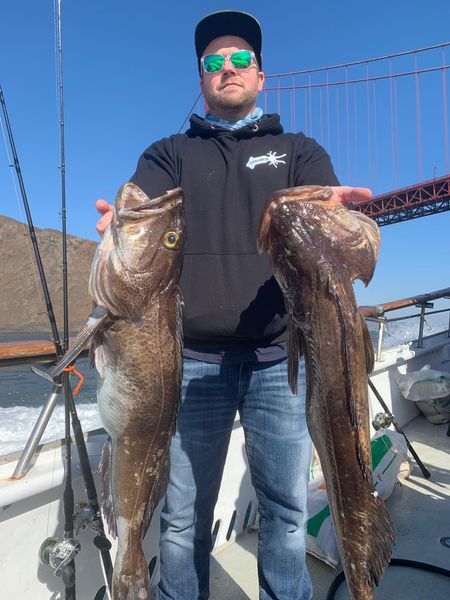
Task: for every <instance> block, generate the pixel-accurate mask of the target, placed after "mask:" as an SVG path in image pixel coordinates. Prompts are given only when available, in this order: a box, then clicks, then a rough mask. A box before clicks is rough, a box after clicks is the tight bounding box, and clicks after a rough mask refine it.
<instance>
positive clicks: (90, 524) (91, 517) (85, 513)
mask: <svg viewBox="0 0 450 600" xmlns="http://www.w3.org/2000/svg"><path fill="white" fill-rule="evenodd" d="M76 508H77V509H78V510H77V512H75V513H74V515H73V528H74V530H75V534H76V535H78V533H79V532H80V531H81V530H82V529H90V530H91V531H93V532H94V533H96V534H97V535H96V536H95V537H94V539H93V542H94V546H95V547H96V548H97V550H100V551H101V552H104V551H108V550H111V542H110V541H109V540H108V538H107V537H106V535H105V532H104V531H103V530H102V529H100V527H99V526H98V525H97V524H96V523H95V521H96V520H97V519H98V518H99V517H100V516H101V515H100V511H96V510H95V509H94V508H93V507H92V506H90V505H89V504H84V503H80V504H77V505H76Z"/></svg>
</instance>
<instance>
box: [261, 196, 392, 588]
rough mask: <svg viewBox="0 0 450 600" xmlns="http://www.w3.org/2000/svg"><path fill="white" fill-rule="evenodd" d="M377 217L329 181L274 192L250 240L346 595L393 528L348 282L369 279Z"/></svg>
mask: <svg viewBox="0 0 450 600" xmlns="http://www.w3.org/2000/svg"><path fill="white" fill-rule="evenodd" d="M379 246H380V234H379V230H378V227H377V224H376V223H375V222H374V221H373V220H372V219H370V218H369V217H367V216H366V215H363V214H361V213H359V212H357V211H351V210H349V209H347V208H346V207H344V206H343V205H342V204H341V203H339V202H338V201H337V200H336V199H335V198H334V197H333V190H332V189H331V188H330V187H322V186H303V187H294V188H289V189H284V190H280V191H278V192H275V193H274V194H273V195H272V196H271V197H270V198H269V199H268V200H267V203H266V205H265V207H264V211H263V213H262V217H261V222H260V228H259V232H258V239H257V248H258V252H259V253H260V254H268V255H269V260H270V263H271V266H272V271H273V274H274V276H275V278H276V280H277V281H278V284H279V286H280V288H281V290H282V292H283V297H284V301H285V305H286V310H287V313H288V320H289V324H288V379H289V385H290V387H291V390H292V392H293V393H297V391H298V368H299V360H300V358H301V356H304V357H305V365H306V375H307V376H306V396H307V398H306V418H307V424H308V429H309V432H310V436H311V438H312V441H313V444H314V446H315V448H316V450H317V453H318V455H319V459H320V462H321V465H322V469H323V473H324V477H325V483H326V489H327V494H328V500H329V504H330V512H331V517H332V520H333V524H334V528H335V532H336V538H337V545H338V549H339V555H340V559H341V563H342V566H343V570H344V573H345V577H346V580H347V584H348V588H349V590H350V594H351V597H352V599H353V600H371V599H373V585H374V584H375V585H378V583H379V581H380V579H381V576H382V574H383V572H384V569H385V568H386V566H387V565H388V563H389V561H390V558H391V555H392V546H393V545H394V544H395V542H396V532H395V527H394V525H393V522H392V520H391V518H390V515H389V513H388V511H387V509H386V506H385V504H384V502H383V500H382V498H381V497H380V496H379V495H378V494H377V492H376V490H375V488H374V486H373V479H372V467H371V453H370V425H369V408H368V374H369V373H370V372H371V371H372V370H373V365H374V350H373V344H372V341H371V338H370V334H369V331H368V329H367V326H366V323H365V321H364V319H363V317H362V316H361V315H360V313H359V311H358V307H357V304H356V299H355V294H354V290H353V281H354V280H356V279H360V280H361V281H362V282H363V283H364V284H365V285H366V286H367V285H368V283H369V282H370V280H371V278H372V276H373V272H374V269H375V265H376V262H377V257H378V250H379Z"/></svg>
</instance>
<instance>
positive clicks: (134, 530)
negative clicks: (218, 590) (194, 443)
mask: <svg viewBox="0 0 450 600" xmlns="http://www.w3.org/2000/svg"><path fill="white" fill-rule="evenodd" d="M183 245H184V221H183V194H182V191H181V189H180V188H178V189H176V190H172V191H170V192H168V193H167V194H165V195H164V196H161V197H160V198H156V199H152V200H150V198H148V197H147V196H146V195H145V194H144V192H142V190H140V188H138V187H137V186H136V185H134V184H132V183H127V184H125V185H124V186H122V188H121V189H120V190H119V193H118V195H117V198H116V202H115V211H114V217H113V221H112V223H111V226H110V227H109V228H108V230H107V231H106V232H105V235H104V238H103V240H102V242H101V243H100V245H99V247H98V250H97V253H96V256H95V257H94V261H93V265H92V269H91V277H90V283H89V291H90V295H91V297H92V299H93V300H94V302H95V303H96V304H97V305H100V306H102V307H103V308H106V309H107V310H108V311H109V315H110V317H109V319H107V321H106V322H105V323H103V324H102V325H101V327H100V329H99V330H98V332H97V333H96V335H95V337H94V347H95V363H96V367H97V370H98V372H99V374H100V384H99V389H98V405H99V410H100V415H101V419H102V422H103V425H104V427H105V429H106V431H107V432H108V433H109V435H110V437H111V441H110V442H109V443H107V445H106V446H105V448H104V452H103V456H102V461H101V466H100V471H101V473H102V477H103V483H104V489H103V509H104V513H105V516H106V519H107V522H108V526H109V529H110V531H111V533H112V534H113V535H117V537H118V551H117V555H116V561H115V564H114V574H113V586H112V598H113V600H119V599H120V600H125V599H127V600H138V599H139V600H145V599H146V598H147V597H148V586H149V578H148V567H147V563H146V560H145V557H144V554H143V551H142V540H143V538H144V536H145V533H146V531H147V528H148V525H149V522H150V519H151V516H152V513H153V511H154V509H155V507H156V505H157V504H158V502H159V500H160V499H161V498H162V496H163V495H164V493H165V489H166V485H167V478H168V469H169V458H168V451H169V444H170V440H171V436H172V434H173V432H174V429H175V421H176V414H177V410H178V405H179V398H180V383H181V373H182V356H181V351H182V321H181V304H182V300H181V293H180V290H179V288H178V285H177V284H178V280H179V276H180V270H181V265H182V255H183Z"/></svg>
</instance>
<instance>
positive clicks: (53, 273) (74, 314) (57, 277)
mask: <svg viewBox="0 0 450 600" xmlns="http://www.w3.org/2000/svg"><path fill="white" fill-rule="evenodd" d="M35 231H36V237H37V239H38V242H39V250H40V254H41V258H42V262H43V264H44V270H45V275H46V278H47V283H48V287H49V290H50V296H51V300H52V303H53V310H54V312H55V316H56V322H57V324H58V328H59V330H60V332H62V327H63V317H62V249H61V244H62V242H61V233H60V232H59V231H55V230H53V229H37V228H36V229H35ZM96 247H97V244H96V242H93V241H91V240H85V239H82V238H77V237H75V236H72V235H68V236H67V262H68V273H69V316H70V322H69V323H70V330H71V331H72V332H75V331H77V329H79V328H80V326H81V325H82V324H83V323H84V322H85V320H86V317H87V315H89V313H90V311H91V307H92V303H91V300H90V298H89V296H88V293H87V288H88V278H89V272H90V268H91V263H92V259H93V256H94V253H95V249H96ZM0 256H1V261H0V282H1V285H0V331H3V332H6V331H14V332H17V331H27V332H28V331H36V332H45V333H46V332H48V331H49V324H48V323H49V321H48V317H47V312H46V307H45V303H44V299H43V294H42V291H41V285H40V281H39V274H38V270H37V266H36V261H35V257H34V250H33V246H32V243H31V239H30V236H29V233H28V227H27V226H26V225H24V224H23V223H20V222H18V221H15V220H14V219H10V218H8V217H3V216H0Z"/></svg>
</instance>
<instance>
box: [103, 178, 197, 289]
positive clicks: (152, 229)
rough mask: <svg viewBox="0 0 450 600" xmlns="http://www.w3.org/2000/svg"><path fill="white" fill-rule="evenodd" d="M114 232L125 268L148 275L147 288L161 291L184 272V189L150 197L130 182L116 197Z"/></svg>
mask: <svg viewBox="0 0 450 600" xmlns="http://www.w3.org/2000/svg"><path fill="white" fill-rule="evenodd" d="M111 230H112V238H113V245H114V248H115V253H116V260H117V261H118V263H119V264H120V265H121V267H122V268H123V269H124V270H126V271H127V272H128V273H135V274H140V275H142V276H146V279H147V280H148V283H147V286H150V287H152V288H155V289H156V288H160V286H161V282H163V281H165V280H168V279H171V278H172V277H173V274H174V272H176V271H177V272H179V270H180V269H181V264H182V255H183V249H184V237H185V232H184V220H183V192H182V190H181V188H177V189H174V190H171V191H169V192H167V193H166V194H164V195H163V196H160V197H158V198H149V197H148V196H147V195H146V194H145V193H144V192H143V191H142V190H141V189H140V188H139V187H138V186H137V185H135V184H133V183H126V184H125V185H123V186H122V187H121V188H120V190H119V192H118V194H117V197H116V201H115V211H114V216H113V222H112V224H111Z"/></svg>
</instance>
